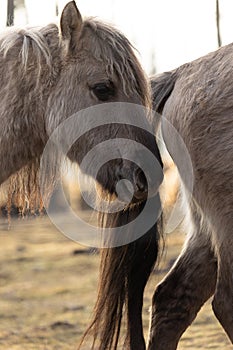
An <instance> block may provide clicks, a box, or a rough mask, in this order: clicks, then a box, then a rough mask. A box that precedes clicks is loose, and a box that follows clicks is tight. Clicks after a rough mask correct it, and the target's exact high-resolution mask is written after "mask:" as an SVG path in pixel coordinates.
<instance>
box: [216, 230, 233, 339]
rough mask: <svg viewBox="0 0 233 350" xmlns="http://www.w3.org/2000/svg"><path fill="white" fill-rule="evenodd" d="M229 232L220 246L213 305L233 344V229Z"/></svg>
mask: <svg viewBox="0 0 233 350" xmlns="http://www.w3.org/2000/svg"><path fill="white" fill-rule="evenodd" d="M231 229H232V225H231ZM228 233H229V235H227V236H225V238H224V237H223V239H222V240H221V243H219V247H218V278H217V287H216V291H215V294H214V299H213V302H212V307H213V311H214V314H215V316H216V317H217V319H218V320H219V322H220V324H221V325H222V327H223V328H224V330H225V332H226V333H227V335H228V337H229V338H230V340H231V342H232V344H233V238H232V233H231V230H229V232H228Z"/></svg>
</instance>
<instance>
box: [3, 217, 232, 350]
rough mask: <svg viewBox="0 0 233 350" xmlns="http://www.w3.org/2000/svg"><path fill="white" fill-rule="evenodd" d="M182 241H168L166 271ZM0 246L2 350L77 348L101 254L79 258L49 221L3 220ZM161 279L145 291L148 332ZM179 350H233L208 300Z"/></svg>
mask: <svg viewBox="0 0 233 350" xmlns="http://www.w3.org/2000/svg"><path fill="white" fill-rule="evenodd" d="M182 241H183V236H182V235H180V234H178V233H175V234H173V235H170V236H169V237H168V239H167V247H168V248H167V253H166V256H165V258H164V259H163V261H162V262H161V265H160V269H161V270H162V271H163V270H166V269H167V268H168V266H169V264H170V262H171V261H172V260H173V259H175V257H176V256H177V255H178V253H179V251H180V248H181V245H182ZM0 245H1V254H0V320H1V322H0V349H1V350H19V349H20V350H21V349H22V350H29V349H30V350H31V349H33V350H34V349H35V350H42V349H43V350H52V349H54V350H59V349H62V350H66V349H76V345H77V343H78V340H79V339H80V336H81V334H82V333H83V332H84V330H85V327H86V326H87V324H88V321H89V319H90V315H91V311H92V307H93V304H94V301H95V297H96V286H97V275H98V262H99V256H98V254H95V253H93V252H89V253H85V254H77V253H78V252H77V250H83V249H86V248H83V247H81V246H79V245H78V244H77V243H75V242H72V241H70V240H69V239H68V238H66V237H64V236H63V235H62V234H61V233H59V232H58V231H57V230H56V228H55V227H54V226H53V225H52V224H51V223H50V222H49V220H48V219H46V218H39V219H36V220H16V221H13V222H12V226H11V229H10V230H8V227H7V223H5V222H2V223H1V225H0ZM79 253H80V252H79ZM162 277H163V273H161V272H160V273H159V272H158V271H157V272H155V273H154V274H153V276H152V277H151V279H150V281H149V284H148V287H147V290H146V294H145V303H144V304H145V306H144V314H143V317H144V324H145V331H147V328H148V319H149V314H148V310H149V307H150V303H151V296H152V294H153V289H154V286H155V285H156V283H157V282H158V281H159V280H160V279H161V278H162ZM89 348H90V347H89V346H88V344H86V346H85V347H84V349H89ZM179 349H180V350H181V349H192V350H195V349H218V350H220V349H222V350H223V349H224V350H230V349H232V346H231V345H230V344H229V342H228V340H227V338H226V336H225V334H224V332H223V331H222V329H221V327H220V326H219V325H218V323H217V321H216V320H215V318H214V317H213V315H212V312H211V307H210V303H209V302H208V303H207V304H206V305H205V306H204V307H203V309H202V310H201V312H200V314H199V316H198V318H197V320H196V321H195V323H194V324H193V325H192V326H191V327H190V328H189V329H188V330H187V332H186V333H185V334H184V336H183V338H182V340H181V342H180V345H179ZM164 350H166V349H164Z"/></svg>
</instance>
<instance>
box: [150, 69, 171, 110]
mask: <svg viewBox="0 0 233 350" xmlns="http://www.w3.org/2000/svg"><path fill="white" fill-rule="evenodd" d="M177 77H178V69H175V70H173V71H170V72H165V73H161V74H158V75H155V76H153V77H151V79H150V83H151V89H152V105H153V110H154V111H155V112H158V113H162V112H163V108H164V105H165V103H166V102H167V100H168V98H169V97H170V95H171V93H172V91H173V89H174V87H175V83H176V80H177Z"/></svg>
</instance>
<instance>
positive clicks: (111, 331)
mask: <svg viewBox="0 0 233 350" xmlns="http://www.w3.org/2000/svg"><path fill="white" fill-rule="evenodd" d="M158 196H159V195H158ZM144 205H145V202H144V203H143V202H142V203H140V204H135V205H133V206H132V207H129V208H128V209H127V210H124V211H122V212H119V213H117V214H115V215H114V216H110V215H109V216H108V217H107V222H106V221H105V226H108V227H116V226H121V225H125V224H126V223H128V222H129V221H132V220H133V219H135V218H136V217H137V216H138V215H139V214H140V212H141V211H142V209H143V208H144ZM160 220H161V219H160ZM158 226H159V224H158V223H155V224H154V226H153V227H152V228H151V229H150V230H149V231H148V232H147V233H146V234H145V235H143V236H142V237H141V238H139V239H137V240H136V241H134V242H132V243H130V244H127V245H124V246H120V247H116V248H106V249H102V251H101V263H100V276H99V288H98V297H97V302H96V305H95V309H94V317H93V321H92V323H91V325H90V326H89V328H88V329H87V331H86V333H85V334H84V336H83V339H82V342H83V340H84V338H85V337H86V335H87V334H89V333H92V335H93V338H94V341H93V345H92V349H94V348H95V349H97V348H98V349H99V350H116V349H117V345H118V342H119V337H120V331H121V323H122V318H123V313H124V312H125V313H126V317H127V332H126V337H125V341H124V349H126V348H130V349H137V350H144V349H145V341H144V337H143V328H142V305H143V292H144V288H145V285H146V283H147V281H148V278H149V276H150V274H151V271H152V269H153V267H154V264H155V262H156V260H157V255H158V242H159V229H158ZM97 342H98V345H97ZM81 344H82V343H81Z"/></svg>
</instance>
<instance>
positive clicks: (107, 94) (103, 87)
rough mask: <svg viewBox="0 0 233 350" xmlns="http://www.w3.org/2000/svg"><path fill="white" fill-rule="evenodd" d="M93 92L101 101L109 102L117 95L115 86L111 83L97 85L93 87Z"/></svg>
mask: <svg viewBox="0 0 233 350" xmlns="http://www.w3.org/2000/svg"><path fill="white" fill-rule="evenodd" d="M92 91H93V92H94V94H95V96H96V97H97V98H98V99H99V100H100V101H108V100H109V99H110V98H111V97H113V96H114V94H115V91H114V85H113V83H111V82H110V83H99V84H96V85H94V86H93V87H92Z"/></svg>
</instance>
